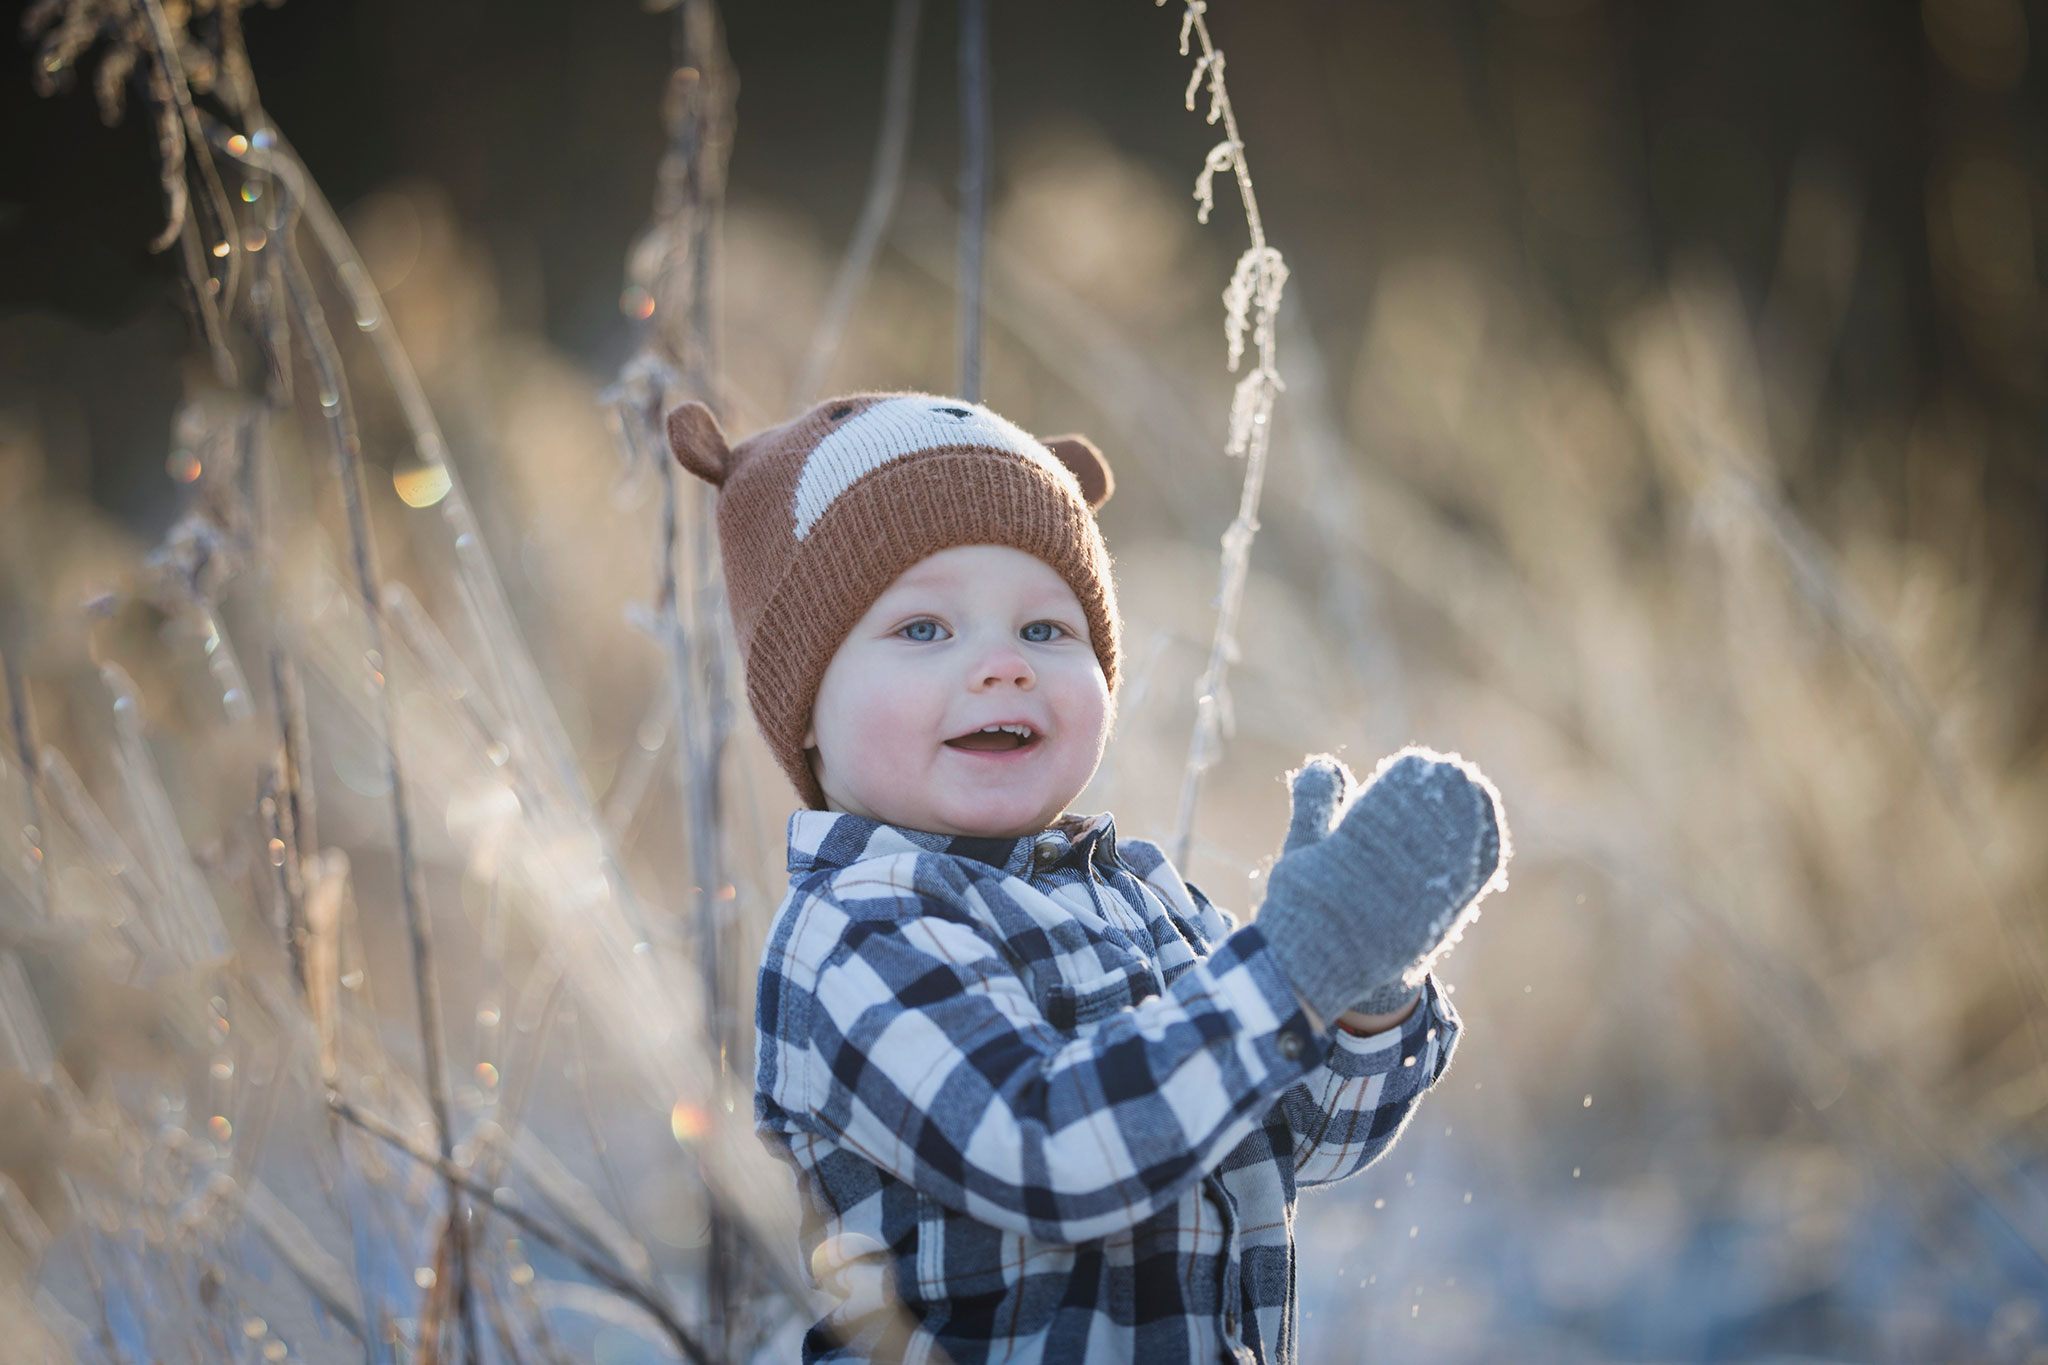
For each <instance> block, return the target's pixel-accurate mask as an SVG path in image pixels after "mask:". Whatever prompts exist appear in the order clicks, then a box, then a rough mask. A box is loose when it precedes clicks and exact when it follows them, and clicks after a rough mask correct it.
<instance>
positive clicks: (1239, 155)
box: [1154, 0, 1287, 867]
mask: <svg viewBox="0 0 2048 1365" xmlns="http://www.w3.org/2000/svg"><path fill="white" fill-rule="evenodd" d="M1154 3H1155V4H1158V5H1160V6H1164V5H1165V4H1166V0H1154ZM1208 8H1209V6H1208V0H1186V5H1185V8H1184V9H1183V10H1182V11H1181V20H1180V52H1181V55H1182V56H1183V57H1185V56H1188V55H1190V54H1191V53H1193V54H1194V56H1195V66H1194V71H1193V74H1191V75H1190V76H1189V77H1188V85H1187V92H1186V96H1185V98H1184V101H1183V102H1184V103H1185V104H1186V106H1187V108H1188V110H1189V112H1191V113H1192V112H1193V111H1194V108H1195V98H1196V95H1197V94H1198V93H1199V92H1200V90H1201V88H1202V85H1203V82H1204V81H1206V82H1207V83H1208V87H1209V112H1208V115H1207V117H1208V121H1209V122H1210V123H1212V124H1216V123H1220V124H1221V125H1222V127H1223V141H1221V142H1219V143H1217V144H1216V145H1215V146H1214V147H1211V148H1210V149H1209V155H1208V156H1207V157H1206V158H1205V159H1204V160H1203V162H1202V171H1201V174H1200V175H1198V176H1197V177H1196V178H1195V200H1196V203H1197V205H1198V207H1197V209H1196V212H1195V217H1196V219H1197V220H1198V221H1200V222H1203V223H1207V222H1208V221H1209V214H1210V212H1211V210H1213V209H1214V208H1215V206H1216V177H1217V175H1218V174H1219V173H1221V172H1223V171H1229V172H1230V173H1231V175H1232V176H1233V177H1234V178H1235V179H1236V181H1237V193H1238V198H1239V199H1240V200H1241V201H1242V202H1243V204H1244V221H1245V227H1246V229H1247V230H1248V231H1249V232H1250V234H1251V246H1250V247H1249V248H1247V249H1246V250H1245V253H1244V254H1243V255H1242V256H1240V257H1239V258H1238V261H1237V268H1236V269H1235V270H1233V271H1232V272H1231V275H1230V283H1229V285H1228V286H1227V287H1225V289H1224V291H1223V337H1224V341H1225V343H1226V345H1227V346H1228V347H1229V366H1230V370H1231V373H1233V374H1235V373H1236V372H1237V369H1238V367H1239V365H1241V364H1242V363H1243V361H1244V351H1245V334H1246V332H1247V331H1249V332H1250V333H1251V342H1252V346H1253V348H1254V350H1255V351H1256V352H1257V355H1258V363H1257V364H1256V365H1255V366H1254V367H1253V368H1252V369H1251V370H1250V371H1249V372H1248V373H1247V374H1246V375H1245V376H1244V378H1242V379H1240V380H1239V381H1238V382H1237V387H1236V389H1235V390H1234V391H1233V392H1232V394H1231V398H1230V432H1229V437H1228V439H1227V441H1226V443H1225V446H1224V450H1225V453H1226V454H1229V455H1234V456H1243V457H1244V462H1245V468H1244V484H1243V487H1242V489H1241V491H1240V492H1239V494H1238V500H1237V516H1236V517H1235V518H1234V519H1233V520H1232V521H1231V523H1230V525H1229V526H1228V527H1227V528H1225V530H1224V532H1223V556H1222V567H1221V573H1220V575H1219V580H1220V581H1219V583H1218V586H1217V590H1216V631H1215V634H1214V635H1213V636H1212V637H1211V639H1210V642H1209V661H1208V664H1207V666H1206V667H1204V668H1203V670H1202V676H1201V679H1200V680H1199V681H1198V682H1197V683H1196V684H1195V728H1194V733H1193V735H1192V736H1191V737H1190V738H1189V741H1188V761H1187V767H1186V769H1185V771H1184V772H1183V773H1182V775H1181V784H1180V810H1179V814H1178V815H1177V816H1176V818H1175V820H1174V832H1173V860H1174V862H1175V863H1176V864H1178V865H1179V866H1181V867H1186V866H1187V860H1188V847H1189V842H1190V840H1191V839H1192V838H1193V834H1194V824H1195V799H1196V797H1197V796H1198V795H1199V794H1200V791H1201V784H1202V774H1203V773H1204V772H1206V771H1208V770H1209V769H1210V768H1211V767H1213V766H1214V765H1215V763H1216V760H1217V759H1218V758H1219V757H1221V756H1222V753H1223V742H1224V740H1225V739H1227V738H1228V737H1229V735H1230V734H1231V732H1232V731H1233V730H1234V729H1235V728H1236V727H1235V724H1234V718H1233V717H1232V714H1231V708H1230V690H1229V681H1228V674H1229V670H1230V665H1231V664H1233V663H1235V662H1237V659H1238V645H1237V617H1238V612H1239V610H1240V609H1241V608H1242V607H1243V605H1244V585H1245V576H1246V572H1247V568H1248V565H1249V563H1250V558H1251V548H1252V538H1253V537H1254V536H1256V535H1257V534H1258V530H1259V494H1260V492H1261V491H1262V490H1263V488H1264V486H1265V480H1266V448H1267V443H1268V441H1269V439H1270V437H1271V433H1272V416H1273V400H1274V399H1275V398H1276V397H1277V396H1278V395H1279V392H1280V390H1281V389H1282V388H1283V387H1285V386H1284V385H1283V384H1282V383H1281V382H1280V371H1279V367H1278V363H1277V361H1276V359H1275V355H1274V351H1275V332H1276V328H1275V325H1274V323H1275V319H1276V318H1277V317H1278V316H1279V312H1280V298H1281V295H1282V294H1283V293H1284V292H1285V290H1286V288H1287V262H1286V261H1285V260H1284V259H1282V257H1281V255H1280V253H1279V251H1277V250H1276V249H1274V248H1273V247H1271V246H1269V245H1268V244H1267V242H1266V228H1265V224H1264V223H1263V222H1262V221H1261V220H1260V218H1259V201H1258V196H1257V195H1256V194H1254V193H1253V191H1252V173H1251V167H1250V165H1249V164H1248V163H1247V162H1246V161H1245V156H1244V139H1243V137H1242V136H1240V135H1239V133H1238V127H1237V113H1236V111H1235V110H1234V109H1233V108H1232V107H1231V104H1230V90H1229V87H1228V86H1227V85H1226V84H1225V83H1224V77H1223V53H1222V52H1221V51H1220V50H1219V49H1218V48H1217V47H1216V45H1215V44H1214V43H1212V42H1211V41H1210V39H1209V25H1208V22H1207V21H1206V20H1205V18H1204V17H1203V16H1204V15H1205V14H1206V13H1207V11H1208ZM1197 48H1199V51H1196V49H1197Z"/></svg>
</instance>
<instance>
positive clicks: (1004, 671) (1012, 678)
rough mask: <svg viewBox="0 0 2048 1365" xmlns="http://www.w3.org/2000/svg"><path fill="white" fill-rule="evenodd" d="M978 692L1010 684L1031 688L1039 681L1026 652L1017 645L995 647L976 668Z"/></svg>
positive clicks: (985, 654)
mask: <svg viewBox="0 0 2048 1365" xmlns="http://www.w3.org/2000/svg"><path fill="white" fill-rule="evenodd" d="M975 679H976V681H975V687H976V689H977V690H979V689H984V688H989V687H996V686H999V685H1001V684H1004V683H1008V684H1009V685H1011V686H1013V687H1029V686H1031V685H1032V684H1033V683H1034V682H1036V681H1037V679H1038V675H1037V674H1036V673H1034V672H1033V671H1032V669H1031V661H1030V660H1028V659H1026V658H1025V657H1024V651H1022V650H1020V649H1018V648H1017V646H1016V645H1014V644H1010V643H1004V644H1000V645H997V646H995V647H994V648H992V649H990V650H988V651H987V652H986V653H984V654H983V655H982V656H981V662H980V664H979V665H978V666H977V667H976V668H975Z"/></svg>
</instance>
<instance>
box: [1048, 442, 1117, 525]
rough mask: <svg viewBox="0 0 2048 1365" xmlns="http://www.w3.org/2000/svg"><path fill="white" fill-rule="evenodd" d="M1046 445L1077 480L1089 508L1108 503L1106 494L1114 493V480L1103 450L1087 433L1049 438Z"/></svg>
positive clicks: (1092, 508) (1091, 509)
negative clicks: (1098, 447) (1084, 434)
mask: <svg viewBox="0 0 2048 1365" xmlns="http://www.w3.org/2000/svg"><path fill="white" fill-rule="evenodd" d="M1045 448H1046V449H1047V450H1050V451H1051V452H1052V453H1053V454H1054V456H1056V457H1057V458H1058V459H1059V462H1060V463H1061V464H1063V465H1065V466H1066V467H1067V468H1068V469H1070V470H1072V471H1073V472H1074V477H1075V478H1076V479H1078V480H1080V483H1081V496H1082V497H1083V498H1085V499H1086V500H1087V502H1088V508H1089V510H1090V511H1093V510H1094V509H1096V508H1098V507H1100V506H1102V504H1104V503H1105V502H1108V501H1109V495H1110V494H1112V493H1114V492H1116V479H1115V478H1114V477H1113V476H1111V474H1110V472H1109V461H1108V460H1105V459H1103V458H1102V452H1101V451H1099V450H1097V449H1096V448H1095V443H1094V442H1093V441H1091V440H1089V439H1088V438H1087V437H1086V436H1054V437H1050V438H1048V439H1047V441H1046V443H1045Z"/></svg>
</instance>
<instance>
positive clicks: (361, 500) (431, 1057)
mask: <svg viewBox="0 0 2048 1365" xmlns="http://www.w3.org/2000/svg"><path fill="white" fill-rule="evenodd" d="M278 184H279V191H278V192H279V193H280V194H283V193H289V192H291V190H295V189H297V186H296V185H294V186H290V187H289V188H287V186H286V177H283V176H280V177H279V179H278ZM294 200H295V202H296V196H294ZM273 249H274V250H276V251H277V252H278V253H279V255H280V257H281V260H282V263H283V273H284V285H285V292H286V296H287V298H288V299H289V301H290V307H291V311H292V315H293V318H294V320H295V321H296V322H297V324H298V330H299V334H300V336H301V337H302V338H303V339H304V341H305V342H306V345H307V350H308V353H309V355H310V357H311V360H312V365H313V372H314V375H315V377H316V379H317V381H318V383H319V386H320V389H319V399H320V406H321V408H322V410H323V412H324V413H325V416H326V419H327V423H326V424H327V434H328V441H329V445H330V446H331V448H332V450H333V454H334V458H335V477H336V480H337V482H338V483H339V484H340V487H341V495H342V506H343V509H344V511H345V513H346V517H347V522H348V531H349V549H350V556H351V562H352V563H353V565H354V568H355V579H356V582H355V587H356V596H357V604H358V606H359V608H360V609H361V611H362V613H363V627H364V633H365V634H366V636H367V637H368V643H369V648H368V650H367V651H366V653H365V655H364V662H365V664H366V665H367V669H366V676H367V681H368V684H369V688H370V691H371V693H372V695H374V696H375V697H376V698H377V705H378V708H379V712H380V719H381V720H382V722H383V724H382V732H383V745H382V748H381V750H380V756H381V757H382V759H383V763H384V778H385V781H386V782H388V783H389V784H390V791H391V822H392V830H393V835H394V837H395V840H396V843H397V859H398V884H399V902H400V906H401V908H402V909H403V911H404V914H405V924H406V932H407V936H408V938H409V939H410V940H411V946H412V966H413V990H414V1000H415V1003H416V1005H417V1008H418V1012H419V1028H420V1051H421V1062H422V1067H423V1069H424V1072H425V1078H426V1085H427V1102H428V1104H429V1106H430V1107H431V1109H432V1112H433V1116H434V1129H435V1132H436V1135H437V1137H438V1138H439V1141H440V1147H441V1155H442V1156H443V1157H452V1156H453V1154H454V1150H455V1137H454V1131H453V1119H452V1117H451V1114H450V1108H449V1103H448V1079H447V1069H448V1062H447V1042H446V1039H445V1036H444V1034H443V1031H442V1023H441V988H440V979H439V976H438V975H437V973H436V971H435V966H434V935H433V925H432V923H431V922H430V920H429V918H428V911H427V904H426V874H425V870H424V869H423V868H422V867H421V865H420V862H419V859H418V856H417V854H416V852H415V850H414V848H413V827H412V813H411V810H410V809H409V807H408V806H407V803H406V790H405V779H404V771H403V765H402V764H401V763H400V760H399V755H398V707H397V704H396V702H395V701H394V700H393V699H392V694H391V687H390V685H389V679H388V677H387V676H386V669H387V668H388V663H387V658H388V656H387V654H386V652H385V639H384V613H383V607H382V598H381V594H380V592H379V589H378V582H379V577H380V575H379V572H378V569H377V563H376V553H377V547H376V542H375V540H374V538H373V536H372V534H371V531H370V525H369V510H368V508H367V506H366V505H365V481H364V477H363V467H362V444H361V440H360V438H359V437H358V435H357V433H356V423H355V410H354V405H353V402H352V400H351V398H350V395H349V390H348V377H347V375H346V374H345V373H344V371H343V367H342V361H341V354H340V352H339V350H338V349H337V348H336V347H335V344H334V337H333V335H332V333H330V332H329V330H328V327H327V318H326V314H325V312H324V311H323V310H322V309H321V307H320V302H319V299H318V297H317V296H316V295H315V293H314V290H313V282H312V280H311V279H310V278H309V277H308V276H307V274H306V268H305V264H304V263H303V262H302V261H301V260H300V259H299V257H298V253H297V250H296V248H295V247H294V246H293V244H292V233H291V232H290V231H289V230H287V231H285V232H282V233H280V234H279V235H278V239H277V241H276V242H275V244H274V247H273ZM448 1224H449V1242H450V1254H451V1259H452V1261H453V1269H454V1272H455V1287H456V1301H457V1304H458V1306H459V1309H460V1312H461V1314H462V1318H463V1325H464V1328H465V1331H464V1333H463V1341H464V1346H465V1347H466V1348H467V1351H468V1358H469V1360H470V1362H471V1365H476V1362H477V1360H478V1354H477V1353H478V1350H479V1347H480V1342H479V1340H478V1335H479V1334H478V1333H477V1331H476V1330H475V1323H476V1310H475V1301H474V1297H473V1296H472V1294H471V1293H470V1289H469V1257H468V1253H467V1247H466V1241H465V1237H464V1225H463V1224H464V1218H463V1209H462V1200H461V1197H460V1193H459V1191H458V1189H457V1187H456V1186H454V1185H453V1184H451V1185H450V1186H449V1188H448Z"/></svg>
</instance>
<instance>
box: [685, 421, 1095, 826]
mask: <svg viewBox="0 0 2048 1365" xmlns="http://www.w3.org/2000/svg"><path fill="white" fill-rule="evenodd" d="M668 440H669V445H670V447H671V448H672V449H673V450H674V451H675V454H676V459H677V460H679V461H681V462H682V465H683V468H685V469H687V470H689V471H690V472H691V473H692V474H695V475H697V476H698V477H699V478H701V479H704V480H706V481H708V482H710V483H711V484H714V485H715V486H716V487H717V488H718V490H719V493H718V538H719V543H720V549H721V553H722V555H723V558H724V562H725V585H726V593H727V596H728V598H729V600H730V602H731V605H732V619H733V627H734V630H735V633H736V634H737V635H738V637H739V646H740V654H741V656H742V657H743V658H744V659H745V661H746V668H747V700H748V702H749V703H750V704H751V705H752V706H753V708H754V718H755V719H756V720H757V721H759V722H760V725H761V732H762V733H763V734H764V735H765V736H766V737H767V739H768V746H769V748H771V749H772V750H773V751H774V753H775V758H776V761H777V762H779V763H781V764H782V768H783V771H784V772H786V773H788V774H789V780H790V781H791V782H793V783H795V784H796V789H797V794H798V795H800V796H801V797H802V798H803V799H804V802H805V803H806V804H807V805H809V806H811V807H812V808H813V809H823V808H824V805H825V794H824V793H823V792H822V791H821V790H819V788H818V780H817V778H816V777H815V776H814V775H813V774H812V772H811V766H810V764H809V762H808V761H806V759H805V757H804V747H803V739H804V731H805V730H806V729H807V728H809V726H810V720H811V706H812V703H813V701H814V700H815V699H816V697H817V695H818V684H819V683H820V682H822V681H823V680H824V677H825V668H826V665H828V664H830V663H831V662H832V656H833V655H834V654H835V653H837V652H838V650H839V644H840V642H841V641H842V640H844V639H845V638H846V636H847V633H848V632H849V631H851V630H852V629H853V627H854V625H855V624H856V623H857V622H858V621H859V620H860V618H861V617H862V616H863V615H864V614H865V613H866V612H867V609H868V608H869V607H870V606H873V605H874V601H875V599H876V598H878V597H880V596H881V595H882V593H883V592H884V591H885V590H886V589H887V588H888V586H889V585H890V584H891V583H893V582H895V581H896V577H897V575H899V574H901V573H902V572H903V571H904V570H905V569H908V568H909V567H910V566H911V565H913V564H915V563H917V562H918V561H919V560H921V559H924V558H925V557H926V556H928V555H934V554H937V553H938V552H939V551H941V550H946V549H951V548H952V547H953V546H955V545H1007V546H1010V547H1012V548H1014V549H1018V550H1022V551H1024V552H1025V553H1026V554H1029V555H1035V556H1037V557H1038V558H1039V559H1042V560H1044V561H1045V562H1046V563H1047V564H1048V565H1050V566H1051V567H1052V568H1053V569H1054V570H1055V571H1056V572H1058V574H1059V575H1060V577H1062V578H1064V579H1065V580H1066V581H1067V584H1068V586H1069V587H1071V588H1073V590H1074V596H1075V597H1077V598H1079V599H1080V602H1081V610H1082V611H1083V612H1084V613H1085V614H1086V615H1087V617H1088V635H1089V639H1090V642H1091V643H1092V644H1093V645H1094V647H1095V657H1096V658H1097V659H1099V660H1100V661H1101V663H1102V674H1103V677H1105V678H1106V679H1108V681H1109V686H1110V689H1111V690H1112V692H1113V691H1114V690H1115V688H1116V681H1117V676H1116V675H1117V637H1118V635H1119V633H1120V631H1121V623H1120V621H1119V620H1118V617H1117V610H1116V592H1115V589H1114V588H1113V586H1112V585H1111V583H1110V576H1109V551H1108V549H1107V548H1106V547H1105V546H1104V545H1103V543H1102V532H1101V531H1100V530H1099V529H1097V527H1096V525H1095V515H1094V509H1095V508H1097V507H1100V506H1101V505H1102V504H1103V503H1105V502H1107V501H1108V500H1109V495H1110V493H1111V491H1112V490H1113V489H1114V487H1115V485H1114V483H1113V481H1112V480H1111V478H1110V474H1109V465H1108V463H1107V462H1106V461H1104V459H1103V458H1102V454H1101V452H1100V451H1098V450H1096V449H1095V447H1094V446H1093V445H1091V444H1090V443H1089V442H1088V441H1087V440H1086V439H1084V438H1082V437H1079V436H1061V437H1056V438H1054V439H1052V440H1048V441H1040V440H1039V439H1038V438H1037V437H1035V436H1032V435H1029V434H1028V433H1026V432H1025V431H1024V430H1023V429H1022V428H1020V427H1018V426H1015V425H1014V424H1012V423H1010V422H1007V421H1005V420H1003V419H1002V418H1001V417H998V416H997V415H996V414H994V413H992V412H990V411H989V410H988V409H987V408H984V407H981V406H979V405H977V404H974V403H967V402H963V401H961V400H959V399H957V398H937V397H934V396H932V395H931V394H925V393H862V394H854V395H851V396H849V397H846V398H828V399H826V400H825V401H824V402H822V403H820V404H818V405H817V406H816V407H814V408H812V409H811V410H810V411H809V412H807V413H805V414H804V415H803V416H801V417H799V418H797V419H796V420H795V421H793V422H786V423H784V424H783V425H781V426H779V427H773V428H770V429H769V430H767V431H764V432H761V433H759V434H758V435H755V436H750V437H748V438H747V439H746V440H744V441H741V442H740V443H739V444H738V445H734V446H729V445H727V444H726V439H725V433H724V432H723V431H721V430H720V429H719V426H718V420H717V419H716V418H714V417H713V416H712V415H711V410H710V409H709V408H707V407H705V406H704V405H703V404H702V403H685V404H683V405H682V406H681V407H679V408H677V409H676V410H675V411H674V412H671V413H670V414H669V415H668Z"/></svg>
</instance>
